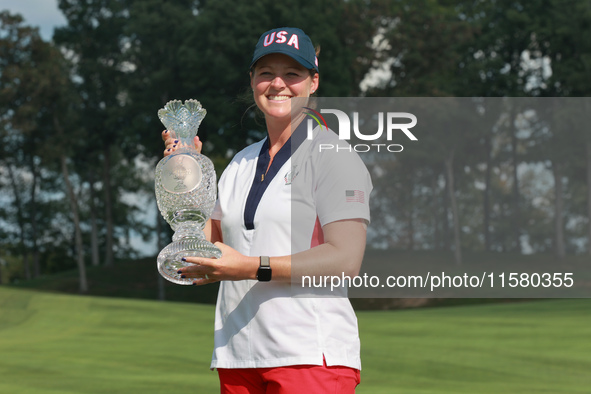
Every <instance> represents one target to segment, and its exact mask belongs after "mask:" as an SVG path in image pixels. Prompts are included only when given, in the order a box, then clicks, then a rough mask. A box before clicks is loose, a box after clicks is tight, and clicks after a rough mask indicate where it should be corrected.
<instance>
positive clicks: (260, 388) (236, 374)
mask: <svg viewBox="0 0 591 394" xmlns="http://www.w3.org/2000/svg"><path fill="white" fill-rule="evenodd" d="M218 374H219V377H220V388H221V393H222V394H300V393H306V394H353V393H355V387H356V386H357V385H358V384H359V380H360V377H359V371H358V370H357V369H353V368H349V367H343V366H332V367H327V366H326V361H325V362H324V365H292V366H287V367H275V368H237V369H225V368H218Z"/></svg>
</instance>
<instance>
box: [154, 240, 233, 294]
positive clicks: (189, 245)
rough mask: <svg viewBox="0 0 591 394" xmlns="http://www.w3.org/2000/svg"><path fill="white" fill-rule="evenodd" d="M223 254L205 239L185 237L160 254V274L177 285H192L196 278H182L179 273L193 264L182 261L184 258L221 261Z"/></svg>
mask: <svg viewBox="0 0 591 394" xmlns="http://www.w3.org/2000/svg"><path fill="white" fill-rule="evenodd" d="M221 256H222V252H221V251H220V250H219V249H218V248H217V247H216V246H215V245H214V244H212V243H211V242H209V241H207V240H206V239H204V238H203V237H198V236H197V237H190V236H189V237H185V238H181V239H179V240H176V241H173V242H172V243H170V244H168V245H167V246H166V247H165V248H164V249H162V250H161V251H160V254H158V260H157V261H158V272H160V275H162V276H163V277H164V278H165V279H167V280H169V281H171V282H173V283H176V284H177V285H191V284H193V281H194V280H195V279H194V278H181V275H180V274H178V273H177V271H178V270H179V269H180V268H183V267H188V266H191V265H193V264H191V263H187V262H185V261H183V260H182V258H183V257H206V258H213V259H219V258H220V257H221Z"/></svg>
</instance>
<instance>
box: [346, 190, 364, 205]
mask: <svg viewBox="0 0 591 394" xmlns="http://www.w3.org/2000/svg"><path fill="white" fill-rule="evenodd" d="M345 201H346V202H360V203H365V193H364V192H362V191H361V190H345Z"/></svg>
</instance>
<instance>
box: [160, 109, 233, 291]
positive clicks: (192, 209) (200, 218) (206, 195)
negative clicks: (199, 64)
mask: <svg viewBox="0 0 591 394" xmlns="http://www.w3.org/2000/svg"><path fill="white" fill-rule="evenodd" d="M206 113H207V111H206V110H205V108H203V107H202V106H201V103H200V102H199V101H197V100H186V101H185V103H184V104H183V103H182V102H181V101H179V100H173V101H169V102H168V103H166V105H165V106H164V108H162V109H160V110H159V111H158V118H160V121H161V122H162V123H163V124H164V126H166V129H167V130H168V131H169V132H170V133H171V136H172V138H174V139H175V140H179V142H178V144H177V145H178V149H177V150H176V151H175V152H173V153H172V154H171V155H169V156H167V157H164V158H163V159H162V160H160V162H159V163H158V165H157V166H156V176H155V184H156V185H155V189H156V202H157V203H158V209H159V210H160V213H161V214H162V216H163V217H164V219H165V220H166V221H167V222H168V224H169V225H170V227H172V229H173V230H174V235H173V236H172V243H170V244H168V245H167V246H166V247H165V248H164V249H162V251H161V252H160V254H158V260H157V261H158V272H160V274H161V275H162V276H163V277H164V278H166V279H168V280H169V281H171V282H174V283H176V284H180V285H190V284H192V283H193V280H194V279H186V278H181V276H180V274H178V273H177V271H178V269H179V268H183V267H186V266H189V265H192V264H191V263H187V262H184V261H182V258H183V257H187V256H198V257H207V258H219V257H221V255H222V253H221V251H220V250H219V249H218V248H217V247H216V246H214V245H213V244H212V243H211V242H209V241H207V239H205V234H204V233H203V228H204V227H205V223H206V222H207V220H208V219H209V217H210V216H211V214H212V212H213V208H214V205H215V201H216V174H215V170H214V167H213V163H212V162H211V160H210V159H209V158H207V157H206V156H204V155H202V154H201V153H199V152H197V150H196V149H195V145H194V143H193V138H194V137H195V135H196V134H197V129H198V128H199V125H200V124H201V121H202V120H203V118H204V117H205V114H206Z"/></svg>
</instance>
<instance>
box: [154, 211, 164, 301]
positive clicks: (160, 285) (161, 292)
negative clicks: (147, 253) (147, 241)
mask: <svg viewBox="0 0 591 394" xmlns="http://www.w3.org/2000/svg"><path fill="white" fill-rule="evenodd" d="M156 242H157V245H158V253H160V251H161V250H162V249H164V247H165V246H166V245H164V240H163V239H162V216H161V215H160V210H159V209H158V207H156ZM156 275H158V299H159V300H160V301H165V300H166V288H165V287H164V286H165V282H164V281H165V279H164V278H163V277H162V275H160V273H159V272H158V271H156Z"/></svg>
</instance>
